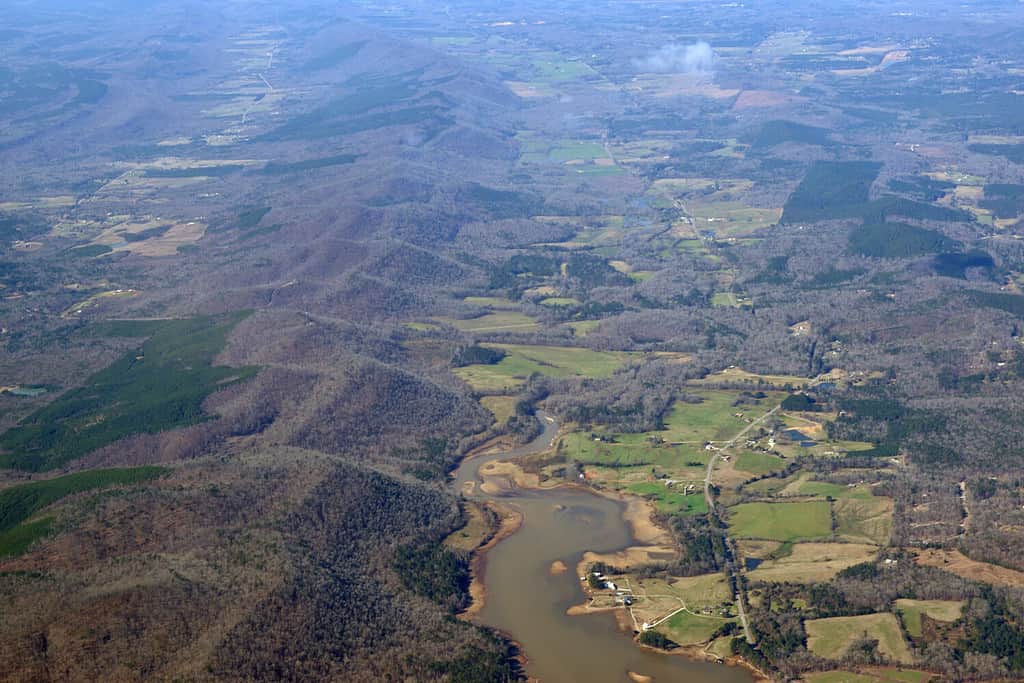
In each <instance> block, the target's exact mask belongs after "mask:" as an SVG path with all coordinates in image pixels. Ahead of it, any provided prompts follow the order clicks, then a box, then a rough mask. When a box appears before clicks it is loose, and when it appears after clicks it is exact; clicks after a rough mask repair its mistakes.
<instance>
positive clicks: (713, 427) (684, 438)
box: [660, 391, 774, 443]
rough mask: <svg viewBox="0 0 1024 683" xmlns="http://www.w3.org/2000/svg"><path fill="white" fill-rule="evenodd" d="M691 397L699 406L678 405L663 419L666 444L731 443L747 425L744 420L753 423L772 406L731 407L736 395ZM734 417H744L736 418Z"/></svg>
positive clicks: (714, 393)
mask: <svg viewBox="0 0 1024 683" xmlns="http://www.w3.org/2000/svg"><path fill="white" fill-rule="evenodd" d="M694 395H696V396H698V397H700V398H701V400H702V401H701V403H684V402H682V401H678V402H676V404H675V406H673V408H672V411H671V412H670V413H669V415H668V416H667V417H666V418H665V429H664V431H662V432H660V435H661V436H662V437H663V438H665V439H666V440H667V441H673V442H691V443H703V442H705V441H723V440H728V439H731V438H732V437H733V436H735V435H736V433H737V432H739V431H740V430H741V429H743V428H744V427H745V426H746V425H747V423H746V422H745V421H744V419H756V418H758V417H760V416H761V415H764V414H765V413H767V412H768V411H769V410H770V409H771V408H772V407H773V405H774V404H773V403H769V401H767V400H765V401H762V402H761V404H760V405H746V406H742V407H734V406H733V405H732V404H733V402H734V401H735V400H736V398H737V397H738V393H737V392H732V391H699V392H694ZM736 413H741V414H742V415H743V416H744V417H742V418H740V417H736Z"/></svg>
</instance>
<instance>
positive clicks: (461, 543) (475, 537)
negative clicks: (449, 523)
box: [444, 502, 491, 552]
mask: <svg viewBox="0 0 1024 683" xmlns="http://www.w3.org/2000/svg"><path fill="white" fill-rule="evenodd" d="M463 515H464V516H465V518H466V525H465V526H463V527H462V528H461V529H457V530H456V531H453V532H452V533H451V534H450V535H449V536H448V538H446V539H444V545H445V547H447V548H449V549H451V550H461V551H463V552H470V551H473V550H475V549H476V548H478V547H479V546H480V545H482V544H483V543H484V541H485V540H486V539H487V537H488V536H490V534H491V522H490V518H489V517H488V515H487V512H486V511H485V510H484V508H483V507H481V506H480V505H479V504H478V503H473V502H466V503H465V506H464V508H463Z"/></svg>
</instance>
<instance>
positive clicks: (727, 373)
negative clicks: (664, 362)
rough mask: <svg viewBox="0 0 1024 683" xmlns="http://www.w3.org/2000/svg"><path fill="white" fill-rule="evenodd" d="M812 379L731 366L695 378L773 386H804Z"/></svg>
mask: <svg viewBox="0 0 1024 683" xmlns="http://www.w3.org/2000/svg"><path fill="white" fill-rule="evenodd" d="M810 381H811V380H809V379H808V378H806V377H799V376H797V375H759V374H757V373H754V372H747V371H746V370H744V369H742V368H737V367H731V368H726V369H725V370H722V371H721V372H716V373H714V374H711V375H708V376H707V377H705V378H703V379H701V380H695V381H694V384H714V383H721V382H729V383H745V384H750V385H751V386H765V385H767V386H771V387H779V388H782V387H786V386H789V387H803V386H806V385H807V384H808V383H809V382H810Z"/></svg>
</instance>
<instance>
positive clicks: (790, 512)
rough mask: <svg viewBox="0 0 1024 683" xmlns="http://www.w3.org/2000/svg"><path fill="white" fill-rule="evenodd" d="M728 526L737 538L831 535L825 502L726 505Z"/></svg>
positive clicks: (806, 538) (830, 525)
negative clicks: (730, 506) (729, 506)
mask: <svg viewBox="0 0 1024 683" xmlns="http://www.w3.org/2000/svg"><path fill="white" fill-rule="evenodd" d="M729 528H730V531H731V532H732V534H733V535H734V536H736V537H737V538H763V539H767V540H772V541H797V540H809V539H814V538H827V537H829V536H831V534H832V516H831V513H830V510H829V504H828V502H826V501H816V500H815V501H805V502H799V503H743V504H742V505H736V506H735V507H732V508H729Z"/></svg>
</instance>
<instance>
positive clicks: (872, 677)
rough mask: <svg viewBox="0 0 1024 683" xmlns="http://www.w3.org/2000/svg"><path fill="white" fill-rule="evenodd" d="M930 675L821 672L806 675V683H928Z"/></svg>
mask: <svg viewBox="0 0 1024 683" xmlns="http://www.w3.org/2000/svg"><path fill="white" fill-rule="evenodd" d="M931 679H932V674H930V673H928V672H926V671H914V670H912V669H892V668H884V667H874V668H871V669H864V670H863V671H862V672H858V673H855V672H852V671H821V672H817V673H812V674H807V675H806V676H804V680H805V681H807V683H928V681H930V680H931Z"/></svg>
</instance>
